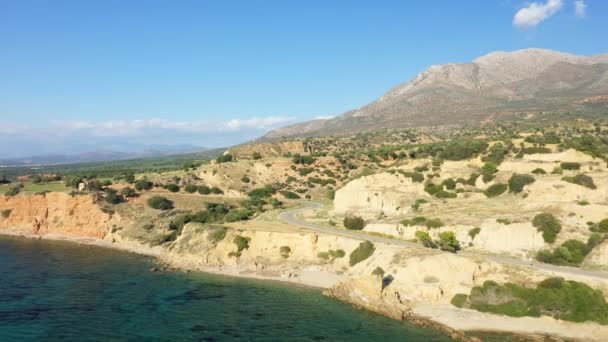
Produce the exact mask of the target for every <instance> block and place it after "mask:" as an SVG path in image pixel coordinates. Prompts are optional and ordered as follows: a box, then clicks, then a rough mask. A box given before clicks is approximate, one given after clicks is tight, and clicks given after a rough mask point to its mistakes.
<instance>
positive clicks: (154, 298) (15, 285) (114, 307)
mask: <svg viewBox="0 0 608 342" xmlns="http://www.w3.org/2000/svg"><path fill="white" fill-rule="evenodd" d="M154 266H155V263H154V260H153V259H151V258H147V257H144V256H139V255H134V254H130V253H124V252H119V251H115V250H108V249H104V248H99V247H92V246H82V245H77V244H72V243H68V242H57V241H45V240H28V239H20V238H14V237H3V236H0V341H450V339H449V338H448V337H445V336H443V335H442V334H440V333H438V332H436V331H434V330H428V329H421V328H418V327H414V326H412V325H410V324H408V323H404V322H397V321H393V320H390V319H388V318H385V317H383V316H380V315H377V314H374V313H371V312H367V311H362V310H358V309H356V308H354V307H352V306H350V305H348V304H345V303H342V302H339V301H336V300H333V299H330V298H327V297H324V296H323V295H322V294H321V293H320V291H318V290H314V289H309V288H304V287H298V286H292V285H286V284H282V283H277V282H269V281H258V280H246V279H241V278H233V277H224V276H216V275H208V274H203V273H194V272H193V273H182V272H161V273H153V272H150V268H151V267H154Z"/></svg>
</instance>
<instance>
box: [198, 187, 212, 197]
mask: <svg viewBox="0 0 608 342" xmlns="http://www.w3.org/2000/svg"><path fill="white" fill-rule="evenodd" d="M196 191H198V193H199V194H201V195H209V194H210V193H211V189H210V188H209V187H208V186H206V185H199V186H197V187H196Z"/></svg>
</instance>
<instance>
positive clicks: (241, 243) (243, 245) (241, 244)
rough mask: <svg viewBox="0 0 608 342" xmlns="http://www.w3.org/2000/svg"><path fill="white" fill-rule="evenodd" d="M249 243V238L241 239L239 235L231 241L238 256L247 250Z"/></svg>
mask: <svg viewBox="0 0 608 342" xmlns="http://www.w3.org/2000/svg"><path fill="white" fill-rule="evenodd" d="M250 241H251V238H248V237H243V236H240V235H237V236H235V237H234V240H232V242H234V244H235V245H236V248H237V255H238V256H240V255H241V252H242V251H244V250H246V249H248V248H249V242H250Z"/></svg>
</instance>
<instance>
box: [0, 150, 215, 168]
mask: <svg viewBox="0 0 608 342" xmlns="http://www.w3.org/2000/svg"><path fill="white" fill-rule="evenodd" d="M207 150H209V149H207V148H204V147H199V146H194V145H176V146H165V145H150V146H147V149H146V150H143V151H138V152H119V151H91V152H85V153H78V154H54V155H41V156H31V157H24V158H9V159H0V166H30V165H59V164H75V163H91V162H102V161H114V160H127V159H136V158H147V157H161V156H169V155H178V154H187V153H192V152H202V151H207Z"/></svg>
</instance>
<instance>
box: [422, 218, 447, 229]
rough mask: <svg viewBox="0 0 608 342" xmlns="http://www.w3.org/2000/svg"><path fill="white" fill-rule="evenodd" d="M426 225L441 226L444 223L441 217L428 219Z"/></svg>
mask: <svg viewBox="0 0 608 342" xmlns="http://www.w3.org/2000/svg"><path fill="white" fill-rule="evenodd" d="M425 225H426V227H427V228H439V227H443V226H444V224H443V222H442V221H441V220H440V219H437V218H435V219H427V220H426V222H425Z"/></svg>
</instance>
